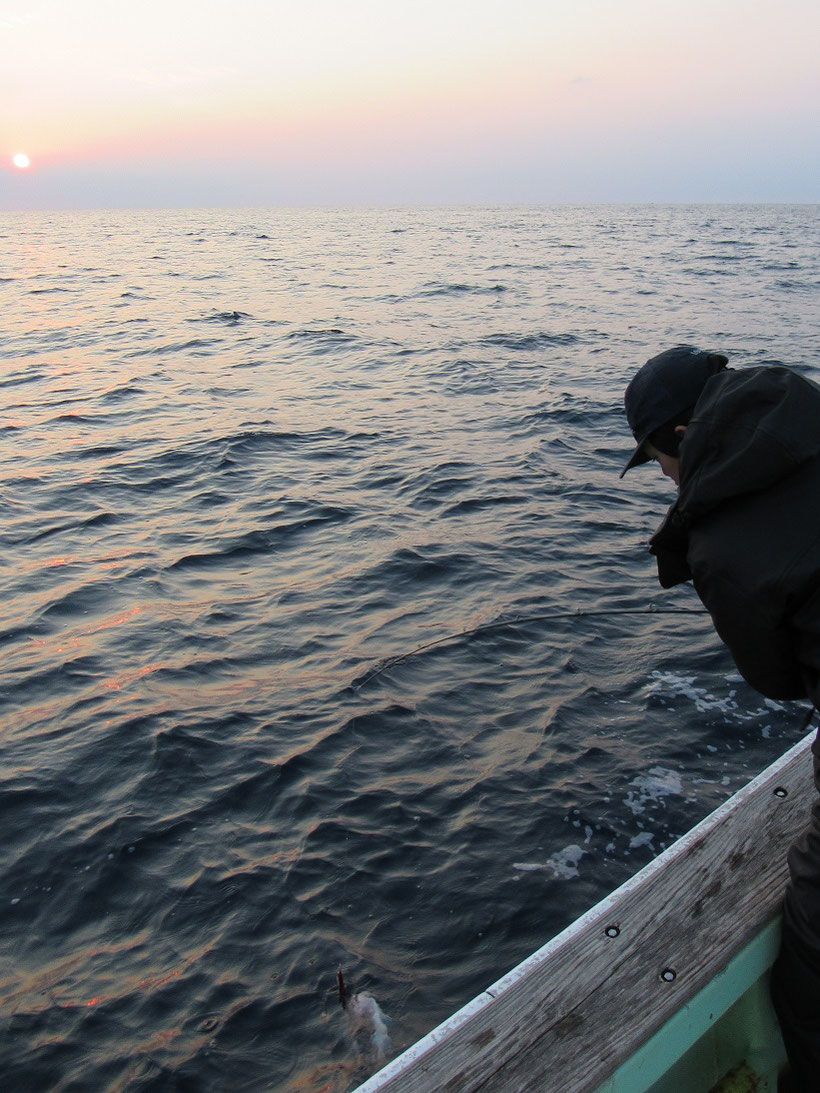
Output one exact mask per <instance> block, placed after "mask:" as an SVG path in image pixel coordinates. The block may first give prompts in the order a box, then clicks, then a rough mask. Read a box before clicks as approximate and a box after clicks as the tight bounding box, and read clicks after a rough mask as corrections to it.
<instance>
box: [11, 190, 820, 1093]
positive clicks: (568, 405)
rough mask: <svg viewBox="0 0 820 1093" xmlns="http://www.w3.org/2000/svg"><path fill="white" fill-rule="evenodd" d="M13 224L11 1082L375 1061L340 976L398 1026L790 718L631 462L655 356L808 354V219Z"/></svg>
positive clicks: (318, 215) (323, 1072)
mask: <svg viewBox="0 0 820 1093" xmlns="http://www.w3.org/2000/svg"><path fill="white" fill-rule="evenodd" d="M0 235H2V251H1V252H0V253H2V255H3V257H2V259H1V260H0V261H2V265H0V303H2V316H3V318H2V321H0V330H2V348H1V349H0V352H2V370H1V371H0V403H2V408H3V412H2V417H1V418H0V472H1V478H0V480H1V481H2V487H1V488H2V495H1V497H0V500H2V511H3V520H2V526H1V527H0V541H1V542H2V555H0V592H1V594H0V647H1V648H2V670H1V674H0V717H2V734H1V735H0V740H1V741H2V753H1V756H0V825H2V826H0V830H2V840H1V841H0V871H1V873H2V888H0V937H2V947H3V953H2V965H0V967H1V968H2V971H0V977H1V978H2V1003H0V1021H1V1022H2V1026H3V1027H4V1030H5V1032H6V1035H5V1036H4V1037H3V1038H2V1040H1V1041H0V1043H2V1047H0V1073H2V1074H3V1076H4V1082H3V1084H4V1086H5V1087H6V1088H9V1089H25V1090H27V1091H29V1090H60V1091H69V1090H71V1091H75V1090H76V1091H80V1090H82V1091H86V1090H89V1089H93V1090H111V1091H113V1090H125V1089H128V1090H156V1091H166V1090H168V1091H171V1090H193V1091H199V1090H203V1091H210V1090H214V1091H216V1090H223V1089H226V1088H230V1089H232V1090H237V1091H238V1090H288V1091H294V1090H325V1091H327V1093H335V1091H343V1090H346V1089H349V1088H351V1087H352V1086H354V1085H355V1084H356V1083H357V1082H359V1081H361V1080H362V1079H364V1078H365V1077H367V1075H368V1074H369V1073H371V1072H372V1070H373V1069H374V1067H375V1065H376V1063H377V1059H376V1058H375V1056H374V1054H373V1051H372V1050H371V1046H370V1039H369V1036H368V1035H366V1034H363V1032H362V1030H359V1032H358V1033H357V1032H356V1031H355V1029H354V1028H352V1027H351V1023H350V1021H349V1018H348V1017H347V1016H346V1014H345V1013H344V1012H343V1011H342V1010H341V1008H340V1007H339V1005H338V1001H337V993H336V969H337V968H338V967H339V966H341V967H342V968H343V969H344V972H345V977H346V979H347V982H348V985H349V986H350V989H351V990H354V991H358V990H363V989H366V990H369V991H371V992H372V993H373V995H374V996H375V997H376V999H377V1001H378V1003H379V1005H380V1006H381V1008H382V1010H383V1011H384V1013H385V1014H386V1015H387V1017H388V1018H389V1019H390V1020H389V1023H388V1031H389V1034H390V1038H391V1042H392V1048H391V1053H393V1052H396V1051H399V1050H401V1049H402V1048H403V1047H406V1046H407V1045H408V1044H409V1043H411V1042H412V1041H414V1040H415V1039H416V1038H418V1037H419V1036H420V1035H422V1034H423V1033H424V1032H426V1031H427V1030H429V1029H430V1028H431V1027H432V1026H433V1025H434V1024H435V1023H437V1022H438V1021H439V1020H440V1019H442V1018H444V1017H446V1016H448V1015H449V1014H450V1013H451V1012H452V1011H453V1010H455V1009H456V1008H457V1007H459V1006H460V1005H461V1004H462V1003H464V1002H466V1001H468V1000H469V999H470V998H471V997H472V996H473V995H475V994H477V993H478V992H480V991H481V990H483V989H484V988H485V987H486V986H487V985H488V984H489V983H490V982H492V981H493V980H494V979H496V978H497V977H498V976H499V975H501V974H502V973H504V972H505V971H507V970H508V969H509V968H510V967H511V966H513V965H514V964H515V963H517V962H518V961H519V960H521V959H522V958H524V957H525V956H527V955H528V954H529V953H530V952H531V951H533V950H534V949H535V948H537V947H538V946H540V945H541V944H542V943H543V942H544V941H546V940H547V939H548V938H549V937H551V936H552V935H553V934H554V933H555V932H557V931H558V930H560V929H561V928H562V927H564V926H565V925H566V924H567V923H568V922H569V921H571V920H572V919H573V918H574V917H576V916H577V915H578V914H579V913H581V912H583V911H584V910H585V909H586V908H587V907H589V906H590V905H591V904H593V903H594V902H596V901H597V900H598V899H599V898H601V897H602V896H604V895H605V894H606V893H608V892H609V891H610V890H611V889H612V888H614V887H615V886H616V885H618V884H619V883H620V882H622V881H623V880H624V879H625V878H626V877H628V876H629V875H630V874H631V873H633V872H634V871H635V870H636V869H637V868H639V867H640V866H642V865H643V864H645V863H646V862H647V861H648V860H649V859H650V858H651V857H652V856H653V855H654V854H656V853H657V852H659V851H660V850H661V849H662V848H663V847H665V846H666V845H668V844H669V842H670V841H671V840H673V839H674V838H675V837H676V836H678V835H680V834H681V833H683V832H684V831H686V830H687V829H688V828H689V827H691V826H692V824H694V823H695V822H696V821H697V820H698V819H700V818H701V817H702V816H703V815H705V814H706V813H707V812H709V811H710V810H712V809H713V808H714V807H715V806H716V805H717V804H719V803H720V802H721V801H722V800H723V799H725V797H726V796H727V795H728V794H730V793H731V792H732V791H733V790H734V789H736V788H737V787H738V786H739V785H741V784H742V783H744V782H745V781H747V780H748V779H749V778H750V777H751V776H752V775H754V774H756V773H757V772H758V771H759V770H760V769H761V768H762V767H763V766H765V765H766V764H767V763H768V762H769V761H770V760H772V759H773V758H774V757H775V756H777V755H779V754H780V753H781V752H782V751H783V750H785V748H786V746H787V745H788V744H790V743H791V742H792V741H793V740H795V739H797V737H798V735H799V727H800V721H801V710H800V709H799V708H798V707H796V706H789V705H788V704H786V705H781V704H779V703H774V702H770V701H765V700H763V699H762V698H760V697H759V696H758V695H756V694H755V693H754V692H752V691H750V690H749V688H747V687H746V686H745V684H743V683H742V682H741V681H740V679H739V677H738V676H737V675H736V673H735V672H734V670H733V666H732V663H731V660H730V659H729V657H728V655H727V653H726V652H725V651H724V650H723V649H722V647H721V646H720V645H719V644H718V642H717V639H716V638H715V637H714V635H713V633H712V631H711V629H710V625H709V621H708V618H706V617H704V616H702V615H696V616H692V615H661V614H657V615H655V616H653V615H646V614H643V615H640V614H619V613H616V612H618V611H619V610H622V609H638V608H645V607H647V606H648V605H649V604H652V603H654V604H656V605H658V606H659V607H661V606H662V607H677V608H695V607H697V606H699V605H698V603H697V600H696V598H695V597H694V594H693V593H692V591H691V589H689V588H683V589H677V590H675V591H673V592H671V593H662V592H661V591H660V590H659V589H658V587H657V584H656V581H655V577H654V572H653V565H652V560H651V559H650V558H649V557H648V555H647V554H646V552H645V541H646V539H647V537H648V535H649V534H650V533H651V531H652V530H653V529H654V527H655V525H656V523H657V522H658V520H659V518H660V516H661V514H662V512H663V511H664V509H665V506H666V505H667V503H668V502H669V501H670V500H671V498H670V495H669V492H668V489H667V485H668V484H666V483H665V482H664V481H663V480H662V479H661V478H660V475H659V474H658V473H657V471H656V470H653V469H650V468H643V469H640V470H637V471H635V472H634V473H633V474H631V475H629V476H628V478H627V479H625V480H624V481H623V482H620V481H619V480H618V472H619V470H620V467H621V465H622V464H623V462H624V460H625V458H626V455H627V453H628V451H629V448H630V444H629V441H628V437H627V435H626V431H625V426H624V422H623V418H622V411H621V397H622V390H623V387H624V384H625V382H626V381H627V379H628V378H629V377H630V375H631V374H632V372H633V371H634V369H635V368H636V367H637V366H638V365H639V364H641V363H642V362H643V361H644V360H645V359H646V357H647V356H650V355H652V354H653V353H655V352H657V351H658V350H660V349H662V348H666V347H667V346H669V345H671V344H675V343H677V342H681V341H685V342H693V343H695V344H700V345H702V346H704V347H708V348H715V349H721V350H724V351H725V352H727V353H728V354H729V355H730V357H731V363H732V364H735V365H737V366H743V365H747V364H760V363H770V362H775V361H780V362H783V363H785V364H789V365H793V366H795V367H798V368H800V369H802V370H804V371H805V372H806V373H807V374H809V375H813V376H817V375H818V374H820V367H819V366H820V360H818V353H817V345H818V341H817V334H818V295H820V293H819V292H818V289H819V288H820V210H818V207H817V206H792V207H787V206H744V207H741V206H738V207H727V206H714V207H662V206H646V207H637V206H633V207H626V206H623V207H588V208H582V207H579V208H568V207H567V208H490V209H395V210H386V209H383V210H298V211H287V210H272V211H218V212H214V211H208V212H201V211H185V212H173V213H171V212H169V213H156V212H150V213H147V212H146V213H120V212H117V213H85V214H75V213H61V214H19V215H14V216H11V215H5V216H3V217H2V218H0ZM601 611H611V612H612V613H611V614H604V615H601V614H584V612H601ZM567 612H570V613H572V612H580V613H579V614H575V615H570V617H564V618H560V619H556V618H550V617H545V616H551V615H554V614H556V613H567ZM510 619H512V620H516V619H517V620H519V621H513V622H510V623H508V624H506V625H497V626H493V627H488V628H484V629H481V630H479V631H478V632H476V633H474V634H472V635H470V634H466V635H463V636H460V637H455V638H454V639H453V640H450V641H444V642H440V643H438V644H433V645H430V646H429V647H428V648H426V649H424V650H423V651H421V652H419V653H418V654H416V655H412V656H404V655H405V654H408V653H410V652H412V651H413V650H414V649H416V648H418V647H419V646H422V645H427V644H428V643H431V642H437V641H438V639H441V638H444V637H446V636H448V635H454V634H459V633H461V632H463V631H467V630H470V629H471V628H474V627H478V626H482V625H483V624H486V623H495V622H503V621H504V620H510ZM393 657H403V659H400V660H398V661H397V662H395V663H389V664H387V666H386V667H384V668H383V670H381V671H378V672H375V674H374V669H376V668H378V666H379V665H381V664H382V662H384V661H385V660H387V659H388V658H393Z"/></svg>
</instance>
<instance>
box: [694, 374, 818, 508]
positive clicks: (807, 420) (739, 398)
mask: <svg viewBox="0 0 820 1093" xmlns="http://www.w3.org/2000/svg"><path fill="white" fill-rule="evenodd" d="M818 454H820V388H818V387H817V386H816V385H815V384H813V383H811V382H810V381H809V380H806V379H804V378H803V377H802V376H800V375H798V374H797V373H796V372H792V371H790V370H789V369H788V368H781V367H774V366H767V367H761V368H748V369H745V370H744V371H741V372H734V371H727V372H723V373H721V374H720V375H718V376H713V377H712V379H710V380H709V381H708V382H707V384H706V386H705V388H704V391H703V394H702V395H701V397H700V399H698V403H697V405H696V407H695V412H694V414H693V416H692V420H691V422H690V424H689V428H688V430H687V432H686V436H685V438H684V441H683V443H682V444H681V462H680V496H679V499H678V505H677V508H678V512H679V513H680V515H681V516H682V517H683V518H684V520H685V521H687V522H689V521H691V520H693V519H695V518H696V517H698V516H702V515H703V514H704V513H706V512H709V511H710V510H711V509H714V508H716V507H717V506H718V505H720V504H722V503H723V502H724V501H728V500H730V499H731V498H734V497H741V496H742V495H743V494H747V493H754V492H756V491H758V490H765V489H768V488H769V487H770V486H773V485H774V484H775V483H776V482H779V481H780V480H781V479H783V478H785V477H787V476H788V475H790V474H791V473H792V472H793V471H795V470H797V468H798V467H799V466H800V465H801V464H802V463H805V462H806V460H808V459H812V458H814V457H815V456H817V455H818Z"/></svg>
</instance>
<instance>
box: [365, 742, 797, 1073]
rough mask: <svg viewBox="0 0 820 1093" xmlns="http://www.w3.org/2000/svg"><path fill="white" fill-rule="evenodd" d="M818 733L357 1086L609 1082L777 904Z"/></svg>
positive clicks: (722, 966)
mask: <svg viewBox="0 0 820 1093" xmlns="http://www.w3.org/2000/svg"><path fill="white" fill-rule="evenodd" d="M812 737H813V733H812V734H811V735H810V736H807V737H806V738H805V739H804V740H802V741H801V742H800V743H798V744H796V745H795V746H794V747H793V748H791V749H790V750H789V751H788V752H787V753H786V754H785V755H784V756H782V757H781V759H779V760H778V761H777V762H776V763H774V764H772V766H770V767H769V768H768V769H767V770H765V771H764V772H763V773H762V774H761V775H760V776H759V777H758V778H756V779H754V781H752V782H750V783H749V785H747V786H745V787H744V788H743V789H742V790H740V792H738V793H737V794H735V795H734V796H733V797H732V798H730V799H729V800H728V801H726V802H725V804H724V805H722V806H721V807H720V808H719V809H717V811H715V812H713V813H712V814H711V815H710V816H708V817H707V818H706V819H705V820H703V821H702V822H701V823H700V824H699V825H698V826H697V827H695V828H693V830H692V831H690V832H689V834H687V835H685V836H684V837H683V838H682V839H680V840H679V841H678V842H676V843H675V844H674V845H673V846H671V847H669V849H668V850H666V851H665V852H664V853H663V854H661V855H660V856H659V857H658V858H656V859H655V860H654V861H653V862H651V863H650V864H649V865H648V866H646V867H645V868H644V869H643V870H641V872H639V873H637V874H636V875H635V876H634V877H633V878H632V879H631V880H629V881H628V882H627V883H626V884H624V885H623V886H622V887H621V888H619V889H617V891H615V892H614V893H612V895H610V896H609V897H607V898H606V899H605V900H603V901H602V902H601V903H599V904H598V905H597V906H596V907H594V908H592V910H590V911H589V912H587V914H585V915H584V916H583V917H582V918H580V919H578V920H577V922H575V923H573V925H572V926H570V927H569V928H568V929H566V930H565V931H564V932H563V933H561V934H559V935H558V936H557V937H556V938H554V939H553V940H552V941H550V942H549V943H548V944H546V945H544V946H543V948H541V949H539V950H538V952H536V953H534V954H533V955H532V956H530V957H529V958H528V959H527V960H525V961H523V963H521V964H519V965H518V967H516V968H514V969H513V970H512V971H511V972H509V973H508V974H507V975H505V976H504V977H503V978H502V979H499V980H498V982H496V983H494V984H493V985H492V986H491V987H488V989H487V990H486V991H485V992H484V993H483V994H481V995H479V997H478V998H475V999H474V1000H473V1001H472V1002H470V1003H468V1004H467V1005H466V1006H464V1007H463V1008H462V1009H461V1010H459V1011H458V1013H456V1014H455V1015H454V1016H453V1017H451V1018H449V1019H448V1020H447V1021H445V1022H444V1023H443V1024H441V1025H439V1026H438V1028H436V1029H434V1030H433V1031H432V1032H430V1033H429V1034H428V1035H427V1036H425V1037H424V1038H423V1039H422V1040H420V1041H419V1042H418V1043H417V1044H415V1045H414V1046H413V1047H411V1048H409V1049H408V1050H407V1051H405V1052H404V1054H403V1055H401V1056H399V1057H398V1058H397V1059H395V1060H393V1061H392V1062H391V1063H389V1064H388V1065H387V1066H386V1067H384V1068H383V1069H382V1070H380V1071H379V1072H378V1073H377V1074H375V1075H374V1076H373V1077H372V1078H370V1079H369V1080H368V1081H367V1082H365V1083H364V1084H363V1085H361V1086H360V1087H359V1093H470V1091H473V1090H476V1091H477V1090H480V1091H482V1093H496V1091H512V1090H516V1091H521V1090H542V1091H556V1093H591V1091H594V1090H598V1089H599V1087H601V1085H602V1084H603V1083H604V1082H605V1081H606V1080H607V1078H608V1077H609V1076H610V1075H612V1074H613V1072H614V1071H615V1070H616V1068H618V1067H619V1066H620V1065H621V1064H622V1063H623V1062H624V1061H625V1060H626V1059H628V1058H630V1057H631V1056H632V1055H633V1054H634V1053H635V1051H636V1050H637V1049H638V1048H639V1047H640V1046H641V1045H642V1044H644V1043H645V1042H646V1041H647V1040H649V1038H650V1037H652V1036H653V1035H654V1034H655V1033H656V1032H657V1031H658V1030H659V1029H660V1028H661V1027H662V1026H663V1025H665V1023H666V1022H667V1021H668V1020H669V1019H670V1018H671V1017H672V1015H673V1014H675V1013H676V1012H678V1011H679V1010H681V1008H682V1007H684V1006H685V1005H686V1004H687V1003H689V1002H690V1000H691V999H692V998H694V997H695V996H696V995H697V993H698V992H699V991H701V989H702V988H704V987H705V985H706V984H708V983H709V982H710V981H711V980H712V979H713V978H714V977H715V976H716V975H717V974H718V973H720V972H721V971H722V970H723V969H725V968H726V965H727V964H728V963H729V961H730V960H732V958H733V957H735V956H736V954H738V953H739V952H740V951H741V950H742V949H744V947H745V946H747V945H748V943H749V942H750V941H751V939H753V938H754V937H756V936H757V935H759V934H760V932H761V930H763V929H764V927H766V926H767V924H769V923H771V922H772V920H773V919H774V918H776V916H777V914H778V909H779V906H780V903H781V900H782V895H783V889H784V887H785V883H786V879H787V867H786V852H787V850H788V847H789V846H790V844H791V843H792V842H793V840H794V839H795V838H796V837H797V835H799V833H800V832H801V831H802V830H803V829H804V828H805V826H806V824H807V822H808V818H809V813H810V809H811V804H812V801H813V798H814V796H815V794H814V789H813V782H812V763H811V754H810V744H811V740H812ZM770 932H771V931H770Z"/></svg>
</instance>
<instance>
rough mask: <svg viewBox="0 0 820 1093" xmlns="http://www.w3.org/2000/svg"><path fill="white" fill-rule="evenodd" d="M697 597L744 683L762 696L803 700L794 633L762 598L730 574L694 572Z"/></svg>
mask: <svg viewBox="0 0 820 1093" xmlns="http://www.w3.org/2000/svg"><path fill="white" fill-rule="evenodd" d="M694 584H695V589H696V590H697V593H698V595H699V596H700V598H701V600H702V601H703V604H704V606H705V607H706V608H707V610H708V611H709V613H710V614H711V616H712V621H713V623H714V624H715V629H716V630H717V632H718V634H719V635H720V637H721V639H722V640H723V641H724V642H725V643H726V645H727V646H728V647H729V652H730V653H731V654H732V658H733V660H734V662H735V664H736V665H737V669H738V671H739V672H740V674H741V675H742V676H743V678H744V679H745V680H746V682H747V683H750V684H751V685H752V687H754V688H755V690H757V691H760V693H761V694H763V695H766V696H767V697H768V698H780V699H793V698H805V697H806V696H807V694H808V693H809V689H808V683H807V678H806V675H805V673H804V672H803V671H802V670H801V665H800V657H799V652H798V647H797V642H796V640H795V630H794V629H793V627H792V625H791V624H790V623H789V620H787V619H784V618H782V617H778V615H777V614H776V612H775V610H774V609H773V608H772V607H771V605H770V604H768V603H767V602H766V599H765V597H763V596H755V597H752V596H750V595H749V594H748V593H747V592H746V590H745V589H743V588H741V587H740V586H739V585H737V584H736V583H735V582H734V581H733V580H732V578H731V576H730V575H728V574H726V573H723V574H714V573H710V574H708V575H703V574H701V575H699V574H698V572H697V571H696V572H695V574H694Z"/></svg>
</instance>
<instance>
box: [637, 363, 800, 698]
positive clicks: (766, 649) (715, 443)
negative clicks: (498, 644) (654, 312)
mask: <svg viewBox="0 0 820 1093" xmlns="http://www.w3.org/2000/svg"><path fill="white" fill-rule="evenodd" d="M650 550H651V551H652V553H653V554H655V555H656V557H657V561H658V577H659V580H660V582H661V584H662V585H663V587H664V588H670V587H672V586H673V585H675V584H679V583H680V582H681V581H686V580H693V581H694V585H695V588H696V590H697V592H698V595H699V596H700V598H701V600H702V601H703V603H704V605H705V606H706V608H707V609H708V610H709V612H710V614H711V615H712V619H713V621H714V624H715V629H716V630H717V632H718V634H719V635H720V637H721V638H722V639H723V641H724V642H725V643H726V644H727V645H728V647H729V650H730V651H731V653H732V656H733V657H734V660H735V663H736V664H737V667H738V669H739V670H740V672H741V674H742V675H743V676H744V678H745V679H746V680H747V681H748V682H749V683H751V685H752V686H753V687H755V688H756V689H757V690H758V691H760V692H761V693H762V694H764V695H768V696H769V697H770V698H804V697H807V696H808V697H809V698H811V700H812V701H813V702H814V703H815V705H820V387H818V386H817V385H816V384H814V383H812V382H811V381H810V380H808V379H805V378H804V377H803V376H800V375H798V374H797V373H795V372H791V371H789V369H787V368H781V367H763V368H749V369H745V370H743V371H732V370H731V369H727V370H726V371H723V372H721V373H719V374H718V375H716V376H713V377H712V378H711V379H710V380H708V382H707V384H706V386H705V388H704V389H703V393H702V395H701V397H700V399H699V400H698V403H697V405H696V407H695V411H694V415H693V417H692V420H691V422H690V425H689V428H688V430H687V432H686V436H685V437H684V439H683V442H682V444H681V448H680V492H679V495H678V500H677V501H676V502H675V504H674V505H673V506H672V508H671V509H670V510H669V512H668V514H667V516H666V519H665V520H664V522H663V524H662V525H661V527H660V528H659V529H658V531H657V532H656V533H655V535H654V536H653V538H652V540H651V545H650Z"/></svg>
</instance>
